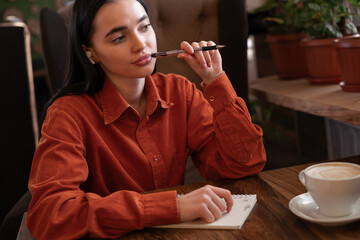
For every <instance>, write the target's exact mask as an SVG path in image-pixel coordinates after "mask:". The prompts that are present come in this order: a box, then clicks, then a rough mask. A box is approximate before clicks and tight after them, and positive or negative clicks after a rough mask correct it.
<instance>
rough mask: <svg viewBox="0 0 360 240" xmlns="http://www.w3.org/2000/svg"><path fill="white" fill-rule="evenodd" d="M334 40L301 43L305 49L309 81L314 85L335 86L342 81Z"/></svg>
mask: <svg viewBox="0 0 360 240" xmlns="http://www.w3.org/2000/svg"><path fill="white" fill-rule="evenodd" d="M334 40H335V39H333V38H326V39H312V38H307V39H303V40H302V41H301V45H302V46H304V47H305V58H306V65H307V69H308V73H309V76H308V80H309V81H310V82H311V83H314V84H333V83H339V82H341V81H342V76H341V69H340V63H339V60H338V56H337V52H336V47H335V45H334Z"/></svg>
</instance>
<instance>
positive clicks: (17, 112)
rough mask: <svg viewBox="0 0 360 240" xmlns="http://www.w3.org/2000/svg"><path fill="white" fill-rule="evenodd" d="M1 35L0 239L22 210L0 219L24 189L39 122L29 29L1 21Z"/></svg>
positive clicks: (14, 227) (15, 226)
mask: <svg viewBox="0 0 360 240" xmlns="http://www.w3.org/2000/svg"><path fill="white" fill-rule="evenodd" d="M0 36H2V37H1V38H0V52H1V57H0V79H1V88H0V109H1V112H2V113H1V114H0V152H1V167H0V169H1V170H0V192H1V198H0V199H1V208H0V221H1V222H3V223H2V225H1V228H0V239H15V238H16V234H17V229H18V228H19V226H20V222H21V217H22V214H23V211H22V212H18V213H17V214H14V215H12V216H9V217H6V219H7V220H4V221H3V219H4V217H5V216H6V214H7V213H8V212H9V211H10V209H12V207H13V206H14V205H15V204H16V202H17V201H18V200H19V199H20V198H21V196H23V195H24V194H25V193H26V192H27V189H28V188H27V184H28V179H29V173H30V167H31V163H32V158H33V154H34V151H35V147H36V143H37V140H38V125H37V113H36V103H35V91H34V83H33V73H32V64H31V50H30V32H29V30H28V28H27V26H26V25H25V24H23V23H20V22H18V23H1V24H0ZM25 205H26V203H25ZM23 209H24V208H23ZM9 222H12V223H13V224H11V226H8V225H7V224H6V223H9ZM12 230H14V231H15V230H16V231H15V232H13V231H12ZM14 236H15V238H14Z"/></svg>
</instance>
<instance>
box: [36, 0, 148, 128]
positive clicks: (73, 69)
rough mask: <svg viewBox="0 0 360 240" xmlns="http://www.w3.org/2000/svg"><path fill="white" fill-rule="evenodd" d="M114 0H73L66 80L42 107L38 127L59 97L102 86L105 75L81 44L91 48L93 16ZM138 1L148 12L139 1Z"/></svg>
mask: <svg viewBox="0 0 360 240" xmlns="http://www.w3.org/2000/svg"><path fill="white" fill-rule="evenodd" d="M113 1H114V0H76V1H75V3H74V5H73V10H72V14H71V21H70V49H69V62H68V66H66V69H67V70H66V71H67V77H66V79H65V82H64V84H63V86H62V87H61V88H60V89H59V90H58V91H57V92H56V93H55V94H54V96H53V97H52V98H51V99H50V101H49V102H48V103H47V104H46V106H45V107H44V110H43V113H42V116H41V119H40V128H39V129H41V126H42V124H43V122H44V119H45V116H46V112H47V109H48V108H49V107H50V105H51V104H52V103H53V102H54V101H55V100H56V99H58V98H60V97H62V96H65V95H80V94H83V93H87V94H90V93H95V92H98V91H100V90H101V88H102V86H103V84H104V76H105V73H104V71H103V69H102V68H101V67H100V66H99V64H95V65H93V64H91V63H90V61H89V59H88V57H87V56H86V54H85V52H84V49H83V47H82V44H84V45H85V46H90V37H91V35H92V32H93V21H94V18H95V16H96V13H97V12H98V11H99V9H100V8H101V7H102V6H103V5H104V4H106V3H109V2H113ZM136 1H138V2H139V3H140V4H141V5H142V6H143V7H144V9H145V11H146V12H147V7H146V5H145V3H144V2H143V1H142V0H136Z"/></svg>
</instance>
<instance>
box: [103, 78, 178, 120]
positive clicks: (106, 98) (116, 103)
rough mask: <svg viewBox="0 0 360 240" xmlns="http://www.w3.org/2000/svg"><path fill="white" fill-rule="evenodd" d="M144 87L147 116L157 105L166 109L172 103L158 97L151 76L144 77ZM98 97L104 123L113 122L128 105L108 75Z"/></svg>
mask: <svg viewBox="0 0 360 240" xmlns="http://www.w3.org/2000/svg"><path fill="white" fill-rule="evenodd" d="M145 89H146V101H147V106H146V116H147V117H148V116H150V115H151V114H152V113H153V112H154V111H155V110H156V109H157V108H158V106H159V107H161V108H163V109H167V108H169V107H171V106H173V105H174V104H173V103H171V102H166V101H165V100H163V99H162V98H161V97H160V94H159V91H158V88H157V87H156V85H155V83H154V79H153V77H152V76H148V77H146V79H145ZM99 97H100V104H101V106H102V110H103V114H104V123H105V125H108V124H110V123H112V122H114V121H115V120H116V119H118V118H119V117H120V116H121V115H122V114H123V113H124V112H125V110H126V109H128V108H129V107H130V105H129V104H128V103H127V102H126V101H125V99H124V98H123V97H122V96H121V94H120V93H119V92H118V90H117V89H116V87H115V86H114V84H113V83H112V82H111V81H110V79H109V78H108V77H105V80H104V85H103V88H102V89H101V90H100V92H99ZM159 103H160V104H159Z"/></svg>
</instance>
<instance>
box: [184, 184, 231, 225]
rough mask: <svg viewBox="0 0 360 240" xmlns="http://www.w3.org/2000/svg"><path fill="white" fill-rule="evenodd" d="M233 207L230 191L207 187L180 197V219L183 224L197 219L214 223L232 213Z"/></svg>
mask: <svg viewBox="0 0 360 240" xmlns="http://www.w3.org/2000/svg"><path fill="white" fill-rule="evenodd" d="M232 205H233V202H232V197H231V193H230V191H229V190H226V189H222V188H218V187H214V186H210V185H207V186H204V187H202V188H199V189H197V190H195V191H193V192H190V193H188V194H186V195H184V196H182V197H180V199H179V212H180V219H181V221H182V222H186V221H192V220H195V219H197V218H199V219H202V220H203V221H205V222H213V221H215V220H216V219H218V218H220V217H221V216H222V215H223V214H224V213H225V212H226V211H230V210H231V208H232Z"/></svg>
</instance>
